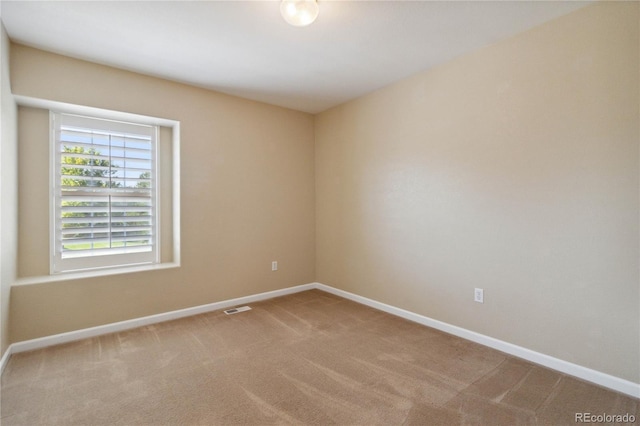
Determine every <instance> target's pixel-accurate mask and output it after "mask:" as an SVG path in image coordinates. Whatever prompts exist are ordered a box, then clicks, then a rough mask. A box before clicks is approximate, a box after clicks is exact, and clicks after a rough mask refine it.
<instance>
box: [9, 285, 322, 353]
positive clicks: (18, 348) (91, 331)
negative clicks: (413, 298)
mask: <svg viewBox="0 0 640 426" xmlns="http://www.w3.org/2000/svg"><path fill="white" fill-rule="evenodd" d="M314 288H315V283H311V284H303V285H299V286H295V287H288V288H283V289H281V290H274V291H268V292H266V293H258V294H254V295H251V296H245V297H238V298H236V299H229V300H223V301H221V302H215V303H209V304H206V305H200V306H194V307H192V308H186V309H180V310H177V311H171V312H164V313H162V314H156V315H150V316H147V317H142V318H135V319H131V320H126V321H120V322H114V323H111V324H105V325H99V326H97V327H91V328H85V329H82V330H75V331H69V332H67V333H60V334H54V335H52V336H45V337H40V338H37V339H32V340H25V341H22V342H16V343H13V344H12V345H11V346H10V348H11V353H14V354H15V353H20V352H26V351H31V350H34V349H41V348H46V347H47V346H53V345H59V344H62V343H69V342H74V341H76V340H82V339H87V338H89V337H95V336H101V335H104V334H110V333H117V332H119V331H125V330H130V329H132V328H137V327H143V326H145V325H150V324H157V323H160V322H165V321H171V320H175V319H178V318H184V317H189V316H193V315H198V314H203V313H205V312H211V311H217V310H219V309H226V308H230V307H232V306H237V305H243V304H247V303H252V302H257V301H260V300H266V299H272V298H274V297H279V296H285V295H287V294H293V293H299V292H301V291H305V290H311V289H314ZM7 352H9V351H7ZM3 358H4V357H3Z"/></svg>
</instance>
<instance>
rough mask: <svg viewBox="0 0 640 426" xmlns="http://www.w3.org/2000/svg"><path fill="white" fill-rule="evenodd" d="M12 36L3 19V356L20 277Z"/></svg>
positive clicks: (0, 27)
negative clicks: (13, 290) (12, 296)
mask: <svg viewBox="0 0 640 426" xmlns="http://www.w3.org/2000/svg"><path fill="white" fill-rule="evenodd" d="M9 52H10V42H9V37H7V33H6V31H5V29H4V25H2V24H1V23H0V200H2V201H1V202H2V208H1V209H0V356H2V354H4V352H5V350H6V349H7V347H8V346H9V298H10V292H11V284H13V282H14V281H15V278H16V263H17V261H16V247H17V244H18V242H17V237H18V235H17V229H18V227H17V221H18V210H17V205H18V203H17V170H16V157H17V135H16V105H15V102H14V100H13V96H12V95H11V82H10V79H9Z"/></svg>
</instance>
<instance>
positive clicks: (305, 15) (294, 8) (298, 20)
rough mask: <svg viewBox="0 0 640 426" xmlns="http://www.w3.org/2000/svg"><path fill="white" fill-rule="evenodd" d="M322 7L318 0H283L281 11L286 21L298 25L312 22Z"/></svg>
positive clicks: (301, 25)
mask: <svg viewBox="0 0 640 426" xmlns="http://www.w3.org/2000/svg"><path fill="white" fill-rule="evenodd" d="M318 12H320V9H319V7H318V2H317V1H316V0H282V3H280V13H281V14H282V17H283V18H284V20H285V21H287V22H288V23H289V24H291V25H293V26H296V27H304V26H307V25H309V24H311V23H312V22H313V21H315V20H316V18H317V17H318Z"/></svg>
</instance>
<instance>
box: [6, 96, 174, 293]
mask: <svg viewBox="0 0 640 426" xmlns="http://www.w3.org/2000/svg"><path fill="white" fill-rule="evenodd" d="M13 98H14V100H15V101H16V104H17V105H18V106H25V107H31V108H38V109H44V110H50V111H58V112H62V113H68V114H76V115H87V116H94V117H102V118H105V119H111V120H116V121H130V122H136V123H140V124H150V125H157V126H160V127H166V128H169V129H171V134H172V139H171V141H170V144H171V146H170V147H167V148H169V152H170V155H171V176H172V177H171V188H164V189H162V191H165V190H168V191H170V193H171V225H170V227H171V245H170V246H169V247H168V250H167V251H165V252H164V253H165V254H163V256H162V257H165V256H167V258H168V260H161V261H160V262H159V263H156V264H145V265H130V266H125V267H114V268H99V269H93V270H85V271H78V272H68V273H60V274H51V273H50V274H48V275H40V276H33V277H24V278H19V279H18V280H16V282H15V283H14V284H13V285H15V286H21V285H31V284H44V283H53V282H59V281H68V280H75V279H85V278H92V277H101V276H109V275H116V274H123V273H134V272H144V271H154V270H163V269H170V268H178V267H180V264H181V230H180V224H181V218H180V204H181V201H180V134H181V132H180V121H178V120H172V119H168V118H162V117H153V116H147V115H140V114H133V113H128V112H121V111H114V110H107V109H103V108H95V107H88V106H82V105H75V104H69V103H66V102H58V101H52V100H49V99H41V98H34V97H31V96H24V95H14V96H13ZM160 142H161V143H162V144H164V143H165V142H168V141H160ZM161 151H163V152H164V149H163V150H161ZM51 163H52V162H51V161H49V164H51ZM49 175H51V172H50V173H49ZM51 183H52V184H51V185H50V192H51V191H53V182H51ZM165 220H166V218H165ZM51 256H52V254H50V256H49V257H50V258H51Z"/></svg>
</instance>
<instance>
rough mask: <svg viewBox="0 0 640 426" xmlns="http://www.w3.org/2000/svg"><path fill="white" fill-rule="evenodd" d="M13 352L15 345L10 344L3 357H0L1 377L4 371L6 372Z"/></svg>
mask: <svg viewBox="0 0 640 426" xmlns="http://www.w3.org/2000/svg"><path fill="white" fill-rule="evenodd" d="M12 353H13V345H9V347H8V348H7V350H6V351H4V353H3V354H2V358H0V377H1V376H2V373H4V369H5V368H6V367H7V363H8V362H9V358H11V354H12Z"/></svg>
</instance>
